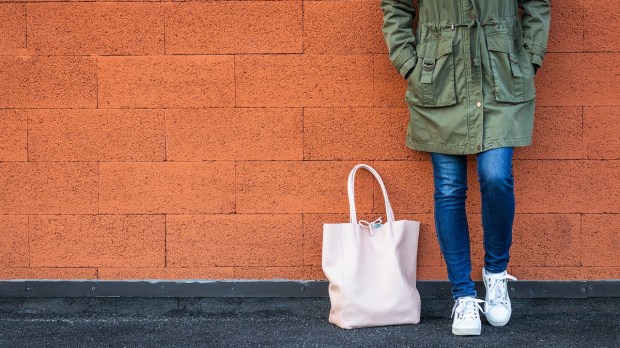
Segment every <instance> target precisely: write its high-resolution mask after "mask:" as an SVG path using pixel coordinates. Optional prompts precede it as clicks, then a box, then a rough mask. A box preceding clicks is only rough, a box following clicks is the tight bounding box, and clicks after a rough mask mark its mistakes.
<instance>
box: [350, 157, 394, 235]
mask: <svg viewBox="0 0 620 348" xmlns="http://www.w3.org/2000/svg"><path fill="white" fill-rule="evenodd" d="M360 168H364V169H366V170H368V171H369V172H370V173H371V174H372V175H373V176H374V177H375V179H377V181H378V182H379V185H380V186H381V191H382V192H383V200H384V202H385V214H386V219H387V221H395V219H394V212H393V211H392V205H391V204H390V200H389V199H388V194H387V190H386V189H385V185H384V184H383V180H381V176H380V175H379V173H377V171H376V170H374V168H372V167H371V166H369V165H367V164H363V163H361V164H358V165H356V166H355V167H353V169H351V172H350V173H349V182H348V186H347V189H348V191H349V213H350V214H351V223H353V224H357V215H356V211H355V192H354V191H355V173H356V172H357V170H358V169H360Z"/></svg>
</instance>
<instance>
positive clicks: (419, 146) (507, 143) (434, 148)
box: [405, 136, 532, 155]
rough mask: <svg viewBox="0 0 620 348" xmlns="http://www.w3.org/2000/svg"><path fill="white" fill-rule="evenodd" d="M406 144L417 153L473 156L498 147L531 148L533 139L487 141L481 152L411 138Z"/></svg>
mask: <svg viewBox="0 0 620 348" xmlns="http://www.w3.org/2000/svg"><path fill="white" fill-rule="evenodd" d="M405 144H406V145H407V147H408V148H410V149H411V150H416V151H425V152H437V153H443V154H448V155H471V154H476V153H480V152H484V151H486V150H490V149H494V148H498V147H513V146H529V145H531V144H532V137H531V136H525V137H519V138H506V139H492V140H487V141H485V142H484V146H483V147H482V148H481V149H480V150H477V147H476V145H475V144H472V145H467V144H465V145H454V144H440V143H423V142H417V141H414V140H412V139H409V138H408V139H407V140H406V141H405Z"/></svg>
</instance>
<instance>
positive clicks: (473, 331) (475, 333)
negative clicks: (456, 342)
mask: <svg viewBox="0 0 620 348" xmlns="http://www.w3.org/2000/svg"><path fill="white" fill-rule="evenodd" d="M481 331H482V329H481V328H480V329H457V328H454V327H453V328H452V333H453V334H455V335H457V336H478V335H480V332H481Z"/></svg>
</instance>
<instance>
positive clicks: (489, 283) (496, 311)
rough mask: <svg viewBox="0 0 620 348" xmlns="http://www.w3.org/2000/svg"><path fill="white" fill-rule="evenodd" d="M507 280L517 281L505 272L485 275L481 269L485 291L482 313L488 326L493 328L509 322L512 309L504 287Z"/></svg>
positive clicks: (506, 289) (506, 288)
mask: <svg viewBox="0 0 620 348" xmlns="http://www.w3.org/2000/svg"><path fill="white" fill-rule="evenodd" d="M508 279H511V280H517V278H515V277H513V276H511V275H510V274H508V273H507V272H506V271H504V272H502V273H487V271H486V270H485V269H484V267H482V280H483V281H484V287H485V288H486V291H487V293H486V295H485V297H484V313H485V315H486V317H487V321H488V322H489V324H491V325H493V326H504V325H506V323H508V320H510V314H511V313H512V308H511V305H510V298H509V297H508V287H507V285H506V282H507V281H508Z"/></svg>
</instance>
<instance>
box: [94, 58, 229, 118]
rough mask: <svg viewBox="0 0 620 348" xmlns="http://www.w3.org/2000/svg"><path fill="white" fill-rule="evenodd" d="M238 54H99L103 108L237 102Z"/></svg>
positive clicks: (178, 106) (191, 105) (213, 104)
mask: <svg viewBox="0 0 620 348" xmlns="http://www.w3.org/2000/svg"><path fill="white" fill-rule="evenodd" d="M233 61H234V58H233V56H225V55H220V56H139V57H138V56H133V57H118V56H117V57H112V56H109V57H99V58H98V67H99V108H180V107H187V108H200V107H214V106H216V107H226V106H233V105H234V62H233Z"/></svg>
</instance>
